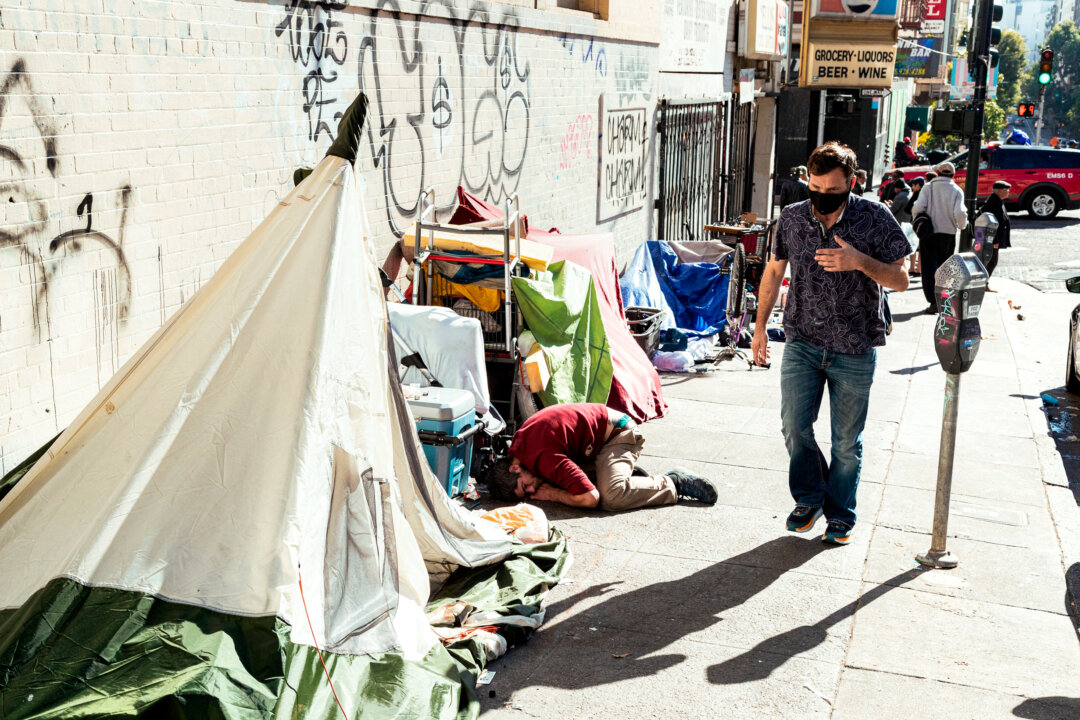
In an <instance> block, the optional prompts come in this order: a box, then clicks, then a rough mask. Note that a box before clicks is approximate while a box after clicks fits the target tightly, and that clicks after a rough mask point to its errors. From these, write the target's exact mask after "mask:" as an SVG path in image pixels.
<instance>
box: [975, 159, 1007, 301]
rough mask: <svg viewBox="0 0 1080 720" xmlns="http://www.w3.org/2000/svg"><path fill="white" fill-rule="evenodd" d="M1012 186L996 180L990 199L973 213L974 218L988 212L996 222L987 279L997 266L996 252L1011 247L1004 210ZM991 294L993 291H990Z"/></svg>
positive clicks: (987, 266) (987, 267) (1005, 211)
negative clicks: (992, 252)
mask: <svg viewBox="0 0 1080 720" xmlns="http://www.w3.org/2000/svg"><path fill="white" fill-rule="evenodd" d="M1011 187H1012V185H1010V184H1009V183H1007V182H1005V181H1004V180H998V181H996V182H995V183H994V191H993V193H991V195H990V197H988V198H986V200H985V201H984V202H983V204H982V205H980V206H979V209H978V210H976V211H975V215H976V217H978V216H979V215H981V214H983V213H984V212H988V213H990V214H991V215H993V216H994V218H995V219H996V220H997V221H998V229H997V234H996V235H994V254H993V255H992V256H991V257H990V262H989V263H987V265H986V274H987V276H988V277H989V276H990V275H993V274H994V268H996V267H997V264H998V250H1000V249H1001V248H1007V247H1011V246H1012V242H1011V241H1010V240H1009V234H1010V233H1011V232H1012V223H1010V222H1009V213H1008V211H1007V210H1006V209H1005V198H1007V197H1009V188H1011ZM987 289H988V290H989V288H987ZM991 292H993V291H991Z"/></svg>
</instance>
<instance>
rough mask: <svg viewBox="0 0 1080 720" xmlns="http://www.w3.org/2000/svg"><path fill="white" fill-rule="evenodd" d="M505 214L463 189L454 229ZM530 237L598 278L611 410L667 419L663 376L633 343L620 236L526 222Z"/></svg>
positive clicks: (638, 418) (641, 418) (557, 257)
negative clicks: (618, 259)
mask: <svg viewBox="0 0 1080 720" xmlns="http://www.w3.org/2000/svg"><path fill="white" fill-rule="evenodd" d="M502 217H503V211H502V210H500V209H499V208H497V207H495V206H494V205H491V204H490V203H487V202H484V201H483V200H481V199H480V198H478V197H475V196H473V195H470V194H469V193H467V192H465V190H463V189H462V188H460V187H459V188H458V207H457V210H455V211H454V215H453V217H451V218H450V224H451V225H467V224H469V223H474V222H479V221H482V220H497V219H501V218H502ZM525 228H526V237H528V238H529V239H530V240H534V241H536V242H540V243H544V244H545V245H548V246H550V247H552V248H554V249H555V257H554V258H553V259H554V260H569V261H571V262H573V263H576V264H578V265H581V266H582V267H584V268H585V269H586V270H588V271H589V272H590V273H592V276H593V284H594V285H595V286H596V294H597V298H598V299H599V300H600V313H601V315H602V316H603V318H604V330H605V331H606V332H607V336H608V342H609V343H611V361H612V365H613V366H614V378H613V379H612V381H611V392H610V393H609V394H608V400H607V404H608V407H611V408H614V409H616V410H622V411H623V412H625V413H626V414H627V415H629V416H630V417H632V418H633V419H634V420H635V421H636V422H644V421H645V420H651V419H652V418H657V417H663V415H664V413H666V412H667V403H665V402H664V394H663V392H662V391H661V389H660V376H659V375H658V374H657V373H656V368H654V367H653V366H652V363H651V362H649V356H648V355H646V354H645V351H644V350H642V349H641V346H640V345H638V344H637V341H636V340H634V336H633V335H631V334H630V330H629V328H628V327H627V326H626V314H625V313H624V312H623V301H622V292H621V291H620V290H619V273H618V269H617V268H616V265H615V237H614V235H612V234H611V233H596V234H594V235H562V234H560V233H559V231H558V230H556V229H554V228H552V229H551V230H550V231H544V230H538V229H535V228H530V227H529V223H528V219H526V222H525Z"/></svg>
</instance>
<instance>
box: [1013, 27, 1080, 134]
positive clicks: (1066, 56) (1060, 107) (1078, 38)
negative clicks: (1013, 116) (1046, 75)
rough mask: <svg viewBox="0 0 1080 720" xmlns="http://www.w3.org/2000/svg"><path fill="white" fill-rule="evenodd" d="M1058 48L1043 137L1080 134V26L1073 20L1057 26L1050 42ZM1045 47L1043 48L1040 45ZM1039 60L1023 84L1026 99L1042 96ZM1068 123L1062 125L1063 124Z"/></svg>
mask: <svg viewBox="0 0 1080 720" xmlns="http://www.w3.org/2000/svg"><path fill="white" fill-rule="evenodd" d="M1044 47H1048V48H1050V49H1051V50H1053V51H1054V76H1053V79H1051V81H1050V84H1049V85H1047V86H1046V118H1045V121H1046V129H1045V130H1044V131H1043V138H1049V137H1053V136H1054V135H1062V134H1064V135H1066V136H1075V135H1077V134H1080V28H1077V27H1076V25H1075V24H1074V23H1073V22H1072V21H1071V20H1070V21H1068V22H1063V23H1059V24H1057V25H1055V26H1054V28H1053V29H1052V30H1051V31H1050V34H1049V35H1048V36H1047V38H1046V44H1045V45H1044ZM1040 49H1041V48H1040ZM1037 70H1038V63H1037V62H1036V63H1033V64H1032V66H1031V67H1029V68H1028V70H1027V72H1025V73H1024V78H1023V82H1022V88H1023V91H1024V95H1025V98H1024V99H1026V100H1031V101H1032V102H1035V101H1037V100H1038V98H1039V90H1040V86H1039V83H1038V81H1037V80H1036V77H1035V76H1036V75H1037V74H1038V72H1037ZM1062 123H1064V125H1065V128H1064V129H1062V128H1061V127H1060V124H1062Z"/></svg>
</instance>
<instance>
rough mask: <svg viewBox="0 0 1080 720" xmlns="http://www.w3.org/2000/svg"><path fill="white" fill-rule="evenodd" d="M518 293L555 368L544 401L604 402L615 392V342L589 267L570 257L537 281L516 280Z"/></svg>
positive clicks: (542, 396)
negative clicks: (612, 356)
mask: <svg viewBox="0 0 1080 720" xmlns="http://www.w3.org/2000/svg"><path fill="white" fill-rule="evenodd" d="M513 283H514V297H515V298H516V299H517V301H518V306H519V307H520V308H521V315H522V317H523V318H524V319H525V325H526V326H527V327H528V328H529V330H531V331H532V332H533V334H534V335H535V336H536V341H537V342H538V343H539V344H540V347H542V348H543V350H544V357H545V359H546V360H547V363H548V367H549V368H550V370H551V381H550V382H549V383H548V386H547V388H546V389H545V390H544V391H543V392H541V393H539V395H540V399H541V400H542V401H543V402H544V405H556V404H560V403H576V402H595V403H605V402H607V399H608V393H609V392H610V390H611V377H612V373H613V366H612V362H611V345H610V344H609V343H608V338H607V332H606V331H605V330H604V319H603V316H602V315H601V314H600V303H599V301H598V300H597V298H596V288H595V286H594V285H593V279H592V275H591V274H590V273H589V271H588V270H586V269H585V268H583V267H581V266H580V265H576V264H574V263H572V262H570V261H568V260H562V261H560V262H556V263H552V264H551V265H548V270H547V272H545V273H541V275H540V277H539V278H538V279H536V280H529V279H526V278H514V279H513Z"/></svg>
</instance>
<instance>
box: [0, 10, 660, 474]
mask: <svg viewBox="0 0 1080 720" xmlns="http://www.w3.org/2000/svg"><path fill="white" fill-rule="evenodd" d="M357 3H359V4H361V5H364V7H360V6H358V5H357ZM383 4H387V3H383ZM341 5H342V3H339V2H332V3H319V2H309V1H306V0H285V2H284V3H283V4H282V3H276V4H262V3H249V2H236V1H235V0H184V1H182V2H181V1H179V0H165V1H161V0H157V1H155V0H138V1H136V0H108V1H107V2H104V3H103V2H102V0H8V2H7V3H5V8H4V10H3V13H2V15H0V208H2V210H0V474H2V473H3V472H6V471H7V470H10V469H11V468H12V467H13V466H14V465H15V464H17V463H18V462H19V461H21V460H22V459H23V458H24V457H25V456H26V455H27V454H29V453H30V452H31V451H33V450H34V449H35V448H37V447H38V446H39V445H40V444H41V443H43V442H44V441H45V440H47V439H48V438H49V437H51V436H52V435H54V434H55V433H56V432H57V431H58V430H59V429H62V428H63V427H64V426H65V425H66V423H68V422H70V421H71V419H72V418H73V417H74V415H75V414H76V413H77V412H78V411H79V409H80V408H81V407H82V406H83V405H84V404H85V403H86V402H88V401H89V400H90V399H91V398H92V397H93V395H94V394H95V393H96V392H97V390H98V389H99V388H100V387H101V385H103V384H104V383H105V382H106V381H107V380H108V378H109V377H110V376H111V374H112V373H113V372H114V371H115V370H116V369H117V368H119V367H120V365H121V364H122V363H123V361H124V360H125V359H126V358H127V357H129V356H130V355H131V353H132V352H133V351H134V350H135V349H136V348H137V347H138V346H139V345H140V344H141V343H142V342H143V341H145V340H146V339H147V338H148V337H149V336H150V335H151V334H152V333H153V331H154V330H155V329H156V328H158V327H159V326H160V325H161V324H162V323H163V322H164V320H165V318H166V317H168V316H169V315H170V314H171V313H173V312H174V311H175V310H176V309H177V308H178V307H179V306H180V304H181V303H182V302H183V301H184V300H185V299H187V298H189V297H191V295H192V294H193V293H194V292H195V291H196V290H198V288H199V287H201V285H202V284H203V283H204V282H206V280H207V279H209V277H210V276H211V275H212V274H213V272H214V270H215V269H216V268H217V267H218V266H220V264H221V262H222V261H223V260H224V259H225V258H226V257H227V255H228V254H229V253H230V252H231V251H232V250H233V249H234V248H235V247H236V246H237V244H238V243H239V242H241V241H242V240H243V239H244V237H246V235H247V234H248V233H249V232H250V231H251V230H252V229H253V228H254V227H255V225H256V224H257V223H258V222H259V221H260V220H261V219H262V218H263V217H264V216H265V214H266V213H267V212H268V210H269V209H270V208H271V207H273V205H274V204H275V202H276V201H277V199H278V198H279V197H281V196H283V195H284V194H285V193H286V192H287V191H288V189H289V188H290V186H291V175H292V171H293V169H294V168H295V167H297V166H299V165H302V164H308V165H311V164H314V163H316V162H317V161H318V160H319V159H320V158H321V157H322V155H323V153H324V152H325V150H326V148H327V146H328V145H329V142H330V140H331V133H333V131H334V130H336V120H335V114H336V113H340V112H341V111H343V110H344V109H345V107H347V105H348V104H349V102H350V101H351V100H352V99H353V97H355V94H356V93H357V91H358V89H360V88H361V87H362V88H363V89H364V90H365V91H367V92H368V94H369V99H370V101H371V107H370V115H369V123H368V126H367V130H366V133H365V139H364V145H363V149H362V154H361V159H360V162H361V163H362V168H363V177H364V182H365V186H366V190H367V211H368V217H369V221H370V226H371V228H372V231H373V233H374V234H375V239H376V244H377V249H378V252H379V253H380V255H382V254H385V252H386V251H387V250H388V249H389V247H390V246H391V244H392V243H393V242H394V241H395V234H396V233H400V232H401V231H402V230H403V229H404V228H406V227H407V226H408V225H409V224H410V222H411V220H412V218H413V215H414V207H415V203H416V198H417V196H418V194H419V192H420V190H421V188H422V187H423V186H426V185H433V186H435V188H436V191H437V196H438V200H439V202H440V204H442V205H449V204H450V203H451V202H452V200H453V197H454V191H455V188H456V187H457V185H458V184H462V185H464V186H465V187H466V188H467V189H469V190H471V191H473V192H475V193H476V194H478V195H481V196H482V197H485V198H488V199H494V200H501V199H502V198H503V197H505V196H506V195H507V194H509V193H511V192H518V193H519V194H520V196H521V201H522V208H523V210H525V212H526V213H528V215H529V216H530V218H531V220H532V221H533V222H534V223H536V224H539V225H541V226H544V227H548V226H556V227H558V228H560V229H561V230H562V231H563V232H591V231H596V230H597V229H598V225H597V212H596V193H597V175H598V172H597V168H598V165H597V137H596V133H597V131H598V129H599V127H600V125H601V123H600V118H599V117H598V116H597V114H598V99H599V97H600V94H601V93H605V94H606V105H607V106H608V107H620V106H621V107H651V105H652V102H653V101H654V100H655V98H654V95H655V92H656V83H657V79H656V78H657V75H656V62H657V49H656V46H655V45H650V44H641V43H629V42H620V41H616V40H612V39H605V38H602V37H593V36H591V35H590V29H591V28H592V27H595V23H593V22H592V21H590V20H582V19H581V17H580V16H576V15H570V14H566V13H558V12H553V13H543V12H541V11H534V10H528V9H522V8H517V7H513V6H510V5H504V4H499V3H487V2H469V1H467V0H444V1H443V2H432V3H414V2H401V3H400V5H401V7H402V8H404V9H406V10H410V11H414V10H421V11H424V12H425V13H427V14H426V15H410V14H401V13H391V12H380V11H377V10H373V9H371V6H378V3H376V2H372V1H371V0H351V2H350V6H349V7H341ZM390 5H391V6H393V4H390ZM436 16H437V17H436ZM317 30H318V31H319V32H316V31H317ZM658 36H659V33H657V38H656V39H657V40H658V39H659V37H658ZM649 117H651V112H650V113H649ZM599 229H603V230H613V231H614V232H615V233H616V237H617V242H618V246H619V249H620V253H622V254H623V255H624V256H625V254H626V253H628V252H629V251H630V250H631V249H632V248H633V247H634V246H635V245H637V244H638V243H639V242H641V240H642V239H643V238H644V233H645V212H644V211H637V212H634V213H632V214H629V215H627V216H625V217H623V218H621V219H619V220H617V221H615V222H607V223H603V224H601V225H599Z"/></svg>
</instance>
